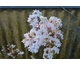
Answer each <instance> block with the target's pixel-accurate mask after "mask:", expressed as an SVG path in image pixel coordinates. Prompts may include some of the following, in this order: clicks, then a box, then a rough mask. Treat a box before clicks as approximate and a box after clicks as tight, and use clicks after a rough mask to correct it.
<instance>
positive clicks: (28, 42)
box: [22, 10, 63, 59]
mask: <svg viewBox="0 0 80 65" xmlns="http://www.w3.org/2000/svg"><path fill="white" fill-rule="evenodd" d="M33 11H34V12H33V13H32V15H29V18H28V20H27V21H28V22H29V23H30V25H31V26H32V29H31V30H30V32H28V33H26V34H24V37H25V39H23V40H22V42H23V43H24V45H25V47H28V51H30V52H32V53H37V52H38V50H39V48H40V47H41V46H43V47H44V53H43V58H44V59H48V58H49V59H52V58H53V56H54V55H55V54H59V51H60V50H59V48H58V47H60V46H61V44H62V43H61V42H60V40H62V39H63V34H62V32H61V30H59V28H60V27H62V21H61V20H60V19H59V18H57V17H55V16H51V17H50V19H49V20H48V19H47V17H43V16H42V13H41V12H40V11H39V10H33Z"/></svg>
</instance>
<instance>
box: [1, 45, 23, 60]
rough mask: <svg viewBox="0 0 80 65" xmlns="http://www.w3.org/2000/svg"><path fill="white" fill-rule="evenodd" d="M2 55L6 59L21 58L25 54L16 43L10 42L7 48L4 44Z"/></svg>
mask: <svg viewBox="0 0 80 65" xmlns="http://www.w3.org/2000/svg"><path fill="white" fill-rule="evenodd" d="M0 55H4V58H5V59H19V58H21V57H22V55H24V52H23V51H20V50H19V49H18V48H16V45H14V44H8V45H7V49H6V48H4V46H2V49H1V54H0Z"/></svg>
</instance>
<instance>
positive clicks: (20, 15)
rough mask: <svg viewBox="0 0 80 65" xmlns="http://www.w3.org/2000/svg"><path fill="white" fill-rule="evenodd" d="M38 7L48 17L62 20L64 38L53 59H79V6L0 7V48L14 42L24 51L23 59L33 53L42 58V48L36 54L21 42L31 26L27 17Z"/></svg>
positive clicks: (37, 57)
mask: <svg viewBox="0 0 80 65" xmlns="http://www.w3.org/2000/svg"><path fill="white" fill-rule="evenodd" d="M35 9H38V10H39V11H40V12H42V15H43V16H45V17H47V18H48V19H49V18H50V17H51V16H56V17H58V18H60V19H61V20H62V24H63V27H62V28H61V30H62V32H64V39H63V40H62V41H61V42H62V46H61V47H60V53H59V54H56V55H55V56H54V59H79V58H80V21H79V20H78V19H77V18H79V19H80V8H77V7H76V8H75V7H72V8H69V7H68V8H67V7H66V10H67V11H69V12H70V13H71V14H72V15H74V16H76V17H77V18H75V17H74V16H72V15H71V14H70V13H69V12H67V11H65V10H64V9H63V8H60V7H51V8H50V7H42V8H39V7H37V8H36V7H32V8H29V7H26V8H25V7H22V8H16V7H13V8H7V7H0V50H1V49H2V46H4V47H5V48H7V47H6V45H7V44H8V43H9V44H15V45H16V47H17V48H18V49H20V50H21V51H24V52H25V54H24V55H23V57H22V58H23V59H31V57H30V56H31V55H33V57H34V58H36V59H42V54H43V48H40V49H39V52H38V53H37V54H32V53H30V52H29V51H28V50H27V48H24V44H23V43H22V42H21V41H22V39H24V34H25V33H27V32H29V31H30V29H31V27H30V25H29V23H28V22H27V19H28V17H29V15H30V14H32V12H33V10H35ZM0 59H4V56H3V55H2V56H0Z"/></svg>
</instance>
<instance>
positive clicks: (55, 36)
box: [54, 33, 63, 40]
mask: <svg viewBox="0 0 80 65" xmlns="http://www.w3.org/2000/svg"><path fill="white" fill-rule="evenodd" d="M54 38H58V39H62V40H63V35H62V34H61V33H55V35H54Z"/></svg>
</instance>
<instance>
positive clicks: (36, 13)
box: [32, 10, 42, 17]
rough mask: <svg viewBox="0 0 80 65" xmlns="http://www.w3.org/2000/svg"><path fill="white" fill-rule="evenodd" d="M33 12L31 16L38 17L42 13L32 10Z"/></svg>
mask: <svg viewBox="0 0 80 65" xmlns="http://www.w3.org/2000/svg"><path fill="white" fill-rule="evenodd" d="M33 11H34V12H33V13H32V14H33V15H35V16H37V17H40V16H41V15H42V13H41V12H40V11H39V10H33Z"/></svg>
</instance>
